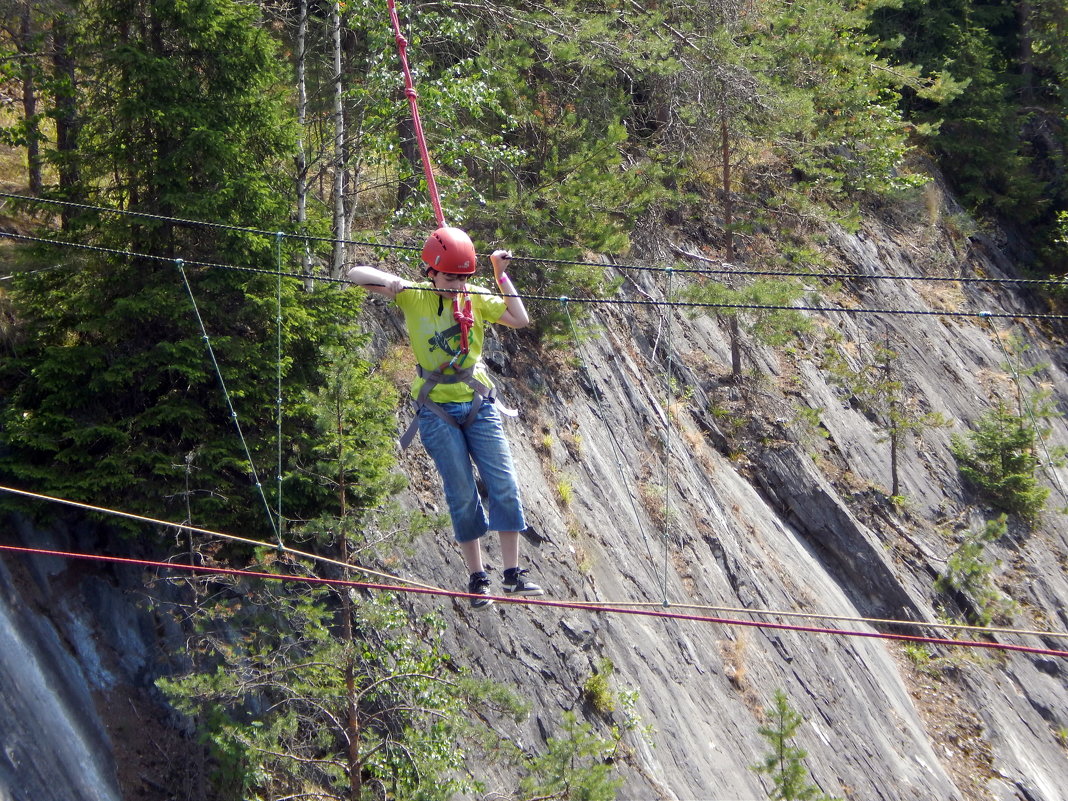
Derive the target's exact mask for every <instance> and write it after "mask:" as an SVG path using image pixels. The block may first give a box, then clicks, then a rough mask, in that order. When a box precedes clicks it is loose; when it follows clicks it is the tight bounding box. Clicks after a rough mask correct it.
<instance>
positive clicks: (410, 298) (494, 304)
mask: <svg viewBox="0 0 1068 801" xmlns="http://www.w3.org/2000/svg"><path fill="white" fill-rule="evenodd" d="M432 288H433V285H432V284H431V283H430V282H429V281H422V282H420V283H418V284H415V285H414V286H413V287H411V288H409V289H405V290H404V291H403V292H401V293H399V294H398V295H397V297H396V298H394V301H393V302H394V303H396V304H397V306H398V307H400V310H401V311H402V312H404V322H405V323H406V324H407V327H408V339H409V341H410V342H411V344H412V350H413V351H414V352H415V359H416V361H417V362H419V364H420V366H421V367H422V368H423V369H424V370H437V369H438V368H440V367H441V366H442V365H443V364H447V363H448V362H449V361H451V360H452V358H453V357H454V356H456V354H458V353H459V352H460V324H459V323H458V322H456V318H455V317H453V313H452V307H453V301H452V298H451V297H450V298H443V297H441V296H440V295H438V294H436V293H434V292H429V291H427V290H428V289H432ZM467 293H468V295H469V297H470V298H471V314H472V316H473V317H474V319H475V322H474V324H473V325H472V326H471V330H470V332H469V333H468V337H467V345H468V352H467V356H466V357H463V358H462V360H461V359H457V360H456V366H457V367H471V366H472V365H474V367H475V372H474V377H475V378H477V379H478V380H479V381H481V382H482V383H483V384H485V385H486V386H487V387H492V386H493V382H492V381H490V377H489V374H488V373H487V372H486V368H485V365H483V364H482V361H481V357H482V342H483V338H484V334H485V331H486V324H487V323H495V322H497V321H498V320H499V319H501V315H503V314H504V312H505V310H506V309H507V306H506V305H505V301H504V298H502V297H501V296H500V295H494V294H492V293H490V291H489V290H488V289H484V288H482V287H478V286H471V285H468V287H467ZM451 372H454V371H453V370H446V373H451ZM422 386H423V379H422V378H420V377H418V376H416V378H415V381H414V382H413V383H412V397H413V398H414V397H417V396H418V395H419V390H420V388H422ZM474 394H475V393H474V390H473V389H471V387H469V386H467V384H438V385H437V386H436V387H434V388H433V389H432V390H430V396H429V397H430V400H432V401H434V402H435V403H459V402H463V401H469V400H471V398H473V397H474Z"/></svg>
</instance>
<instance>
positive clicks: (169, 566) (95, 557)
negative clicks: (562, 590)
mask: <svg viewBox="0 0 1068 801" xmlns="http://www.w3.org/2000/svg"><path fill="white" fill-rule="evenodd" d="M0 551H10V552H12V553H23V554H34V555H37V556H57V557H63V558H67V559H84V560H87V561H94V562H111V563H116V564H124V565H134V566H138V567H154V568H159V569H163V570H184V571H186V572H189V573H209V574H213V575H220V576H239V577H244V578H256V579H265V580H270V581H302V582H304V583H306V584H319V585H326V586H330V587H355V588H358V589H364V590H381V591H384V592H406V593H416V594H420V595H438V596H444V597H447V598H472V597H479V598H486V597H487V596H485V595H479V596H473V595H471V594H470V593H466V592H456V591H453V590H442V589H436V588H432V587H402V586H397V585H392V584H372V583H369V582H364V581H347V580H344V579H326V578H319V577H317V576H287V575H284V574H281V573H260V572H257V571H254V570H239V569H236V568H227V567H206V566H201V565H183V564H179V563H173V562H154V561H150V560H146V559H129V558H126V557H121V556H103V555H100V554H87V553H72V552H69V551H52V550H47V549H43V548H21V547H18V546H15V545H0ZM488 597H490V598H492V599H493V600H495V601H500V602H502V603H510V604H525V605H527V606H545V607H550V608H553V609H581V610H584V611H587V612H604V613H611V614H617V615H639V616H641V617H657V618H663V619H665V620H689V621H692V622H694V623H719V624H721V625H725V626H748V627H750V628H757V629H775V630H778V631H796V632H803V633H806V634H837V635H839V636H842V637H869V638H873V639H879V640H903V641H906V642H918V643H927V644H930V645H956V646H961V647H965V648H988V649H991V650H994V651H1016V652H1019V653H1025V654H1035V655H1038V656H1054V657H1060V658H1062V659H1068V651H1058V650H1055V649H1052V648H1032V647H1030V646H1026V645H1010V644H1006V643H997V642H980V641H978V640H950V639H944V638H941V637H916V636H913V635H910V634H888V633H885V632H880V631H856V630H848V629H828V628H820V627H817V626H794V625H791V624H788V623H766V622H763V621H758V620H736V619H731V618H723V617H706V616H701V615H684V614H680V613H677V612H662V611H657V610H653V609H627V608H625V607H612V606H599V605H595V604H587V603H582V602H580V601H578V602H576V601H549V600H544V599H532V598H516V597H514V596H498V595H491V596H488Z"/></svg>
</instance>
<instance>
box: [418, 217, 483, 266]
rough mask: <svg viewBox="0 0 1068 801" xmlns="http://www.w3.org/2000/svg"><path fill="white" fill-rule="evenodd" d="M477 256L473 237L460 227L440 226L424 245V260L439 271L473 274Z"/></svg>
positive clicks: (427, 264)
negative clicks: (472, 240)
mask: <svg viewBox="0 0 1068 801" xmlns="http://www.w3.org/2000/svg"><path fill="white" fill-rule="evenodd" d="M476 258H477V257H476V256H475V246H474V244H473V243H472V242H471V237H469V236H468V235H467V234H465V233H464V232H463V231H461V230H460V229H459V228H449V227H445V228H439V229H438V230H436V231H435V232H434V233H432V234H431V235H430V236H429V237H427V240H426V244H425V245H423V262H424V263H425V264H426V266H427V267H429V268H431V269H432V270H437V271H438V272H439V273H455V274H457V275H472V274H474V272H475V260H476Z"/></svg>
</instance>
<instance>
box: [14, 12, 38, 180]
mask: <svg viewBox="0 0 1068 801" xmlns="http://www.w3.org/2000/svg"><path fill="white" fill-rule="evenodd" d="M32 10H33V9H32V6H31V4H30V3H29V2H25V3H23V6H22V19H21V20H20V30H19V44H18V48H19V54H20V55H22V57H23V61H22V113H23V115H24V118H25V120H26V167H27V178H28V183H29V187H30V194H31V195H40V194H41V192H42V191H43V189H44V183H43V181H42V179H41V131H40V127H39V126H38V124H37V61H36V58H35V57H34V51H35V49H36V48H35V47H34V41H33V40H34V38H35V37H34V31H33V17H32V13H31V12H32Z"/></svg>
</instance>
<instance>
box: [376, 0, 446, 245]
mask: <svg viewBox="0 0 1068 801" xmlns="http://www.w3.org/2000/svg"><path fill="white" fill-rule="evenodd" d="M388 2H389V18H390V20H391V21H392V22H393V33H394V34H395V36H396V40H397V52H398V53H400V61H401V68H402V69H403V70H404V94H405V95H407V96H408V106H409V107H410V108H411V110H412V125H413V126H414V127H415V140H416V142H418V143H419V155H420V156H421V157H422V159H423V172H424V173H425V175H426V187H427V191H428V192H429V193H430V205H432V206H433V207H434V216H435V217H436V218H437V221H438V228H441V227H443V226H444V225H445V215H444V214H442V212H441V198H439V197H438V184H437V181H435V180H434V168H433V167H432V166H431V164H430V151H429V150H427V146H426V136H425V135H424V134H423V121H422V120H421V119H420V118H419V103H418V102H417V98H418V97H419V94H418V92H416V91H415V85H414V84H413V83H412V71H411V68H409V66H408V40H407V39H405V38H404V35H403V34H402V33H401V28H400V20H399V19H398V18H397V7H396V6H395V5H394V3H393V0H388Z"/></svg>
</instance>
